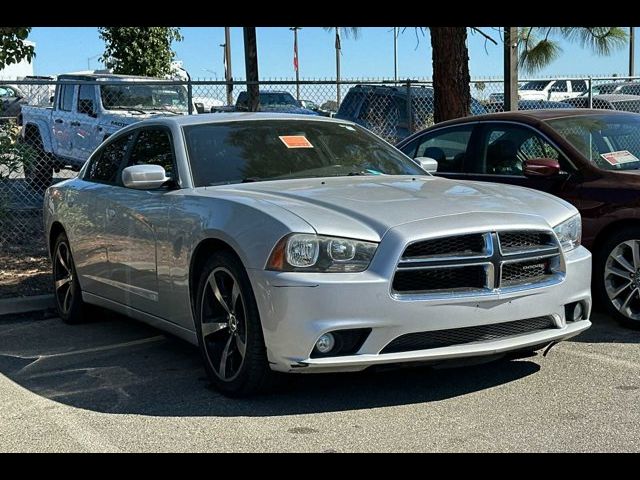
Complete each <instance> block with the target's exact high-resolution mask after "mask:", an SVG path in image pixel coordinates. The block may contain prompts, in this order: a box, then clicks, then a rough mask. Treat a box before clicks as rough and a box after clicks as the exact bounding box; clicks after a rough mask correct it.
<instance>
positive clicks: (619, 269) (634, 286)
mask: <svg viewBox="0 0 640 480" xmlns="http://www.w3.org/2000/svg"><path fill="white" fill-rule="evenodd" d="M593 288H594V294H595V297H596V300H597V302H598V303H599V304H600V305H601V306H602V307H604V308H605V309H606V310H607V312H608V313H609V314H610V315H611V316H612V317H613V318H614V320H616V321H617V322H618V323H620V324H621V325H623V326H625V327H628V328H633V329H640V228H639V227H628V228H624V229H622V230H620V231H618V232H615V233H614V234H613V235H611V236H610V237H609V238H607V239H606V240H605V241H604V243H603V244H602V245H601V247H600V248H599V252H598V254H597V256H596V258H595V261H594V279H593Z"/></svg>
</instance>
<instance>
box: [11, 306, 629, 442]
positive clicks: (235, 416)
mask: <svg viewBox="0 0 640 480" xmlns="http://www.w3.org/2000/svg"><path fill="white" fill-rule="evenodd" d="M47 317H48V316H47V315H44V316H43V315H42V314H39V315H37V316H29V315H22V316H19V317H14V318H4V319H0V405H2V409H0V425H2V428H0V450H2V451H10V452H15V451H39V452H41V451H47V452H59V451H94V452H102V451H145V452H157V451H185V452H187V451H188V452H198V451H233V452H236V451H259V452H262V451H267V452H275V451H303V452H334V451H335V452H346V451H356V452H370V451H402V452H404V451H430V452H456V451H474V452H490V451H498V452H513V451H526V452H564V451H578V452H592V451H610V452H620V451H631V452H638V451H640V348H639V342H640V332H638V331H633V330H626V329H622V328H620V327H618V326H617V325H616V324H614V323H612V322H611V321H610V320H609V319H608V318H607V317H604V316H596V317H595V319H594V326H593V327H592V328H591V329H590V330H588V331H587V332H585V333H584V334H582V335H581V336H579V337H577V338H576V339H574V340H572V341H567V342H564V343H561V344H559V345H557V346H556V347H554V348H553V349H552V350H551V351H550V352H549V354H548V355H547V356H546V357H542V356H541V355H537V356H534V357H529V358H524V359H519V360H511V361H507V360H502V361H498V362H493V363H487V364H483V365H476V366H471V367H464V368H456V369H429V368H414V369H406V370H394V371H387V372H377V373H374V372H365V373H360V374H336V375H314V376H295V377H291V378H290V380H289V381H288V383H287V385H285V386H284V387H283V388H282V389H281V390H279V391H277V392H276V393H273V394H271V395H269V396H261V397H256V398H252V399H240V400H238V399H236V400H232V399H227V398H225V397H223V396H220V395H218V394H217V393H216V392H215V391H213V390H212V389H211V387H210V386H209V383H208V381H207V379H206V378H205V373H204V370H203V368H202V366H201V363H200V359H199V356H198V353H197V351H196V349H195V348H193V347H191V346H190V345H187V344H185V343H183V342H181V341H180V340H177V339H175V338H173V337H169V336H166V335H165V334H163V333H161V332H160V331H158V330H155V329H152V328H150V327H147V326H145V325H142V324H140V323H137V322H134V321H133V320H129V319H126V318H124V317H120V316H116V315H110V314H102V315H98V316H97V317H96V318H94V319H92V321H90V322H89V323H86V324H83V325H77V326H67V325H64V324H63V323H62V322H60V321H59V320H58V319H56V318H47Z"/></svg>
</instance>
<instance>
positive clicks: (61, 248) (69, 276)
mask: <svg viewBox="0 0 640 480" xmlns="http://www.w3.org/2000/svg"><path fill="white" fill-rule="evenodd" d="M52 261H53V292H54V297H55V301H56V309H57V311H58V315H59V316H60V318H61V319H62V321H63V322H65V323H69V324H76V323H80V322H82V321H83V320H84V314H83V313H84V312H83V310H84V302H83V301H82V290H81V289H80V283H79V282H78V274H77V273H76V267H75V264H74V262H73V256H72V255H71V248H70V247H69V239H68V238H67V236H66V235H65V234H64V233H61V234H60V235H58V238H57V239H56V243H55V246H54V248H53V259H52Z"/></svg>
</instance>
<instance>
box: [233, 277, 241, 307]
mask: <svg viewBox="0 0 640 480" xmlns="http://www.w3.org/2000/svg"><path fill="white" fill-rule="evenodd" d="M239 296H240V287H238V282H235V281H234V282H233V288H232V289H231V312H232V313H236V302H237V301H238V297H239Z"/></svg>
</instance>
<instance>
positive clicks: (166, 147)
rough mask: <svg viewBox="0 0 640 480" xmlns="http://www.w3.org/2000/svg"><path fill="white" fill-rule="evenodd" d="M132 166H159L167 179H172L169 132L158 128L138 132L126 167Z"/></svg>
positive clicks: (172, 158) (171, 153)
mask: <svg viewBox="0 0 640 480" xmlns="http://www.w3.org/2000/svg"><path fill="white" fill-rule="evenodd" d="M133 165H160V166H161V167H162V168H164V170H165V172H167V176H168V177H172V178H174V167H173V165H174V156H173V148H172V147H171V140H170V138H169V132H168V131H167V130H165V129H160V128H149V129H144V130H140V133H139V134H138V138H137V139H136V142H135V143H134V145H133V148H132V149H131V155H130V156H129V161H128V162H127V167H130V166H133Z"/></svg>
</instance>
